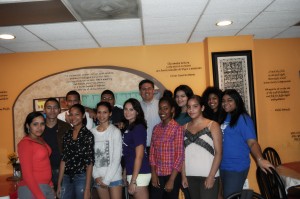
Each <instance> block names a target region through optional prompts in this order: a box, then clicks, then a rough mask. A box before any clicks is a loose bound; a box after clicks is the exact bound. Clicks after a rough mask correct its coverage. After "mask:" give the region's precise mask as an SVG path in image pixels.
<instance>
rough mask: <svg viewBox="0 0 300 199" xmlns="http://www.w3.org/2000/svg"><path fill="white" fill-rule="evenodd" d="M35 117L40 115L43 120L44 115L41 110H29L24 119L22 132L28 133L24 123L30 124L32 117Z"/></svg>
mask: <svg viewBox="0 0 300 199" xmlns="http://www.w3.org/2000/svg"><path fill="white" fill-rule="evenodd" d="M36 117H42V118H43V119H44V121H45V118H44V115H43V114H42V113H41V112H36V111H34V112H31V113H29V114H28V115H27V117H26V119H25V123H24V132H25V133H26V134H27V135H28V134H29V128H27V126H26V125H28V126H30V124H31V123H32V121H33V119H34V118H36Z"/></svg>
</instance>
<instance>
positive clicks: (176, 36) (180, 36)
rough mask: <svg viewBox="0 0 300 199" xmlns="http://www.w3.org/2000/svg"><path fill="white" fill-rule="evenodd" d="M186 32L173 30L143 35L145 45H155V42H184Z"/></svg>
mask: <svg viewBox="0 0 300 199" xmlns="http://www.w3.org/2000/svg"><path fill="white" fill-rule="evenodd" d="M187 39H188V38H187V35H186V33H180V32H173V33H169V34H156V35H154V34H153V35H149V36H146V37H145V44H146V45H156V44H178V43H186V41H187Z"/></svg>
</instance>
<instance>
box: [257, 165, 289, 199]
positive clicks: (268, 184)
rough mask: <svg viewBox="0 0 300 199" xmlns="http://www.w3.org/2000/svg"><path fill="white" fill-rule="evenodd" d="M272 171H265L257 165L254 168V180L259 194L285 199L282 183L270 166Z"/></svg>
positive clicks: (265, 196) (272, 198)
mask: <svg viewBox="0 0 300 199" xmlns="http://www.w3.org/2000/svg"><path fill="white" fill-rule="evenodd" d="M271 170H272V173H270V172H269V171H268V172H267V173H265V172H264V171H263V170H261V169H260V168H259V167H257V169H256V180H257V183H258V187H259V190H260V193H261V195H262V196H263V197H264V198H265V199H287V195H286V192H285V188H284V184H283V182H282V180H281V178H280V176H279V175H278V173H277V172H276V171H275V169H273V168H271Z"/></svg>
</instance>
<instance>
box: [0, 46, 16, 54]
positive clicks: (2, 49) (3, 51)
mask: <svg viewBox="0 0 300 199" xmlns="http://www.w3.org/2000/svg"><path fill="white" fill-rule="evenodd" d="M5 53H13V51H10V50H8V49H6V48H2V47H0V54H5Z"/></svg>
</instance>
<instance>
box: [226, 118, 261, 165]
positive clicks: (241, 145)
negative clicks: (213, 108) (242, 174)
mask: <svg viewBox="0 0 300 199" xmlns="http://www.w3.org/2000/svg"><path fill="white" fill-rule="evenodd" d="M230 120H231V115H230V114H227V117H226V119H225V121H224V123H223V124H222V125H221V129H222V132H223V156H222V162H221V166H220V168H221V169H223V170H227V171H243V170H246V169H248V168H249V166H250V157H249V153H250V148H249V146H248V144H247V140H249V139H256V134H255V128H254V124H253V121H252V119H251V118H250V116H248V115H246V114H243V115H240V117H239V118H238V121H237V123H236V125H235V126H234V127H230V126H229V122H230Z"/></svg>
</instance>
